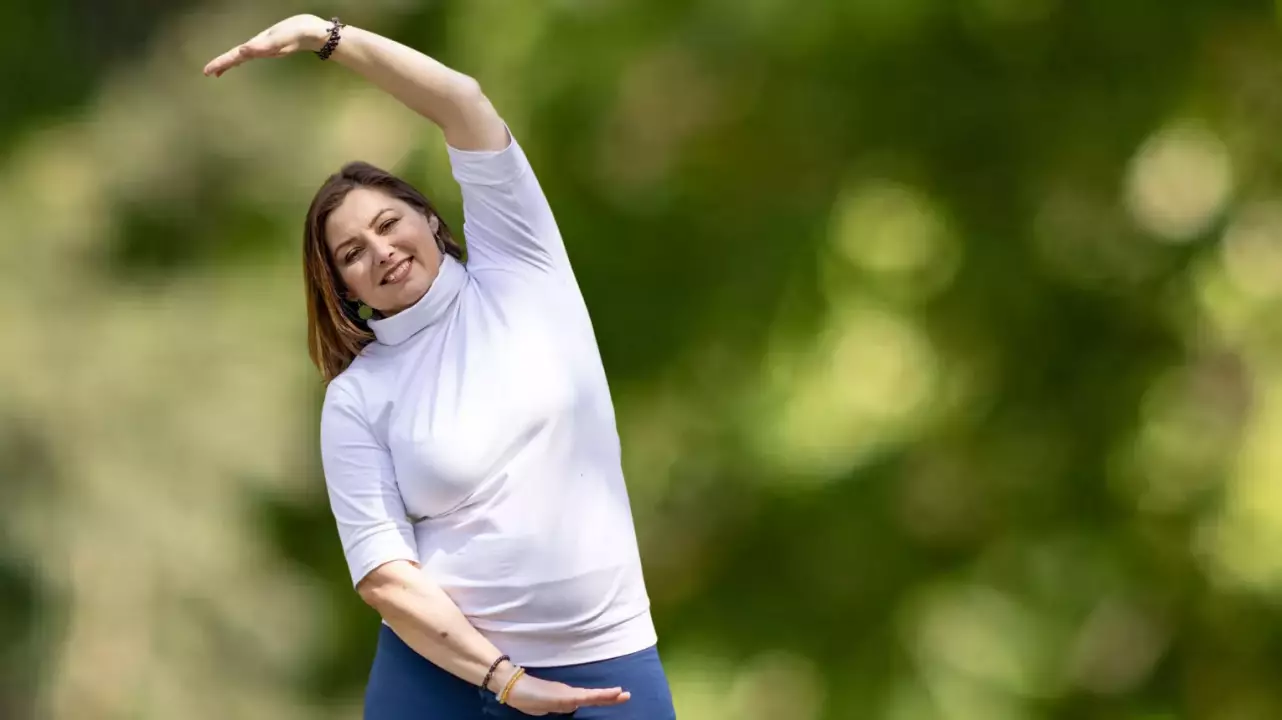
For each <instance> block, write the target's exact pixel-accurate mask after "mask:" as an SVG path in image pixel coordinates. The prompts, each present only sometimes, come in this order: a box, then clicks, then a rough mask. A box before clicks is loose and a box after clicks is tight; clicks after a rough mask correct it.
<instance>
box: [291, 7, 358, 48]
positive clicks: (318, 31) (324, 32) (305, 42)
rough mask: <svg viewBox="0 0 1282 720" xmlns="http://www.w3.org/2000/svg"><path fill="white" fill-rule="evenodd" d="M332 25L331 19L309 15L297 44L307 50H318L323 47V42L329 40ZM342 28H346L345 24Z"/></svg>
mask: <svg viewBox="0 0 1282 720" xmlns="http://www.w3.org/2000/svg"><path fill="white" fill-rule="evenodd" d="M332 27H334V23H333V22H332V21H330V20H326V19H325V18H323V17H320V16H319V15H313V16H311V20H310V21H309V22H308V23H307V28H306V30H305V31H304V33H303V37H302V39H301V40H300V41H299V45H300V46H301V47H302V49H304V50H307V51H309V52H318V51H319V50H320V49H321V48H323V47H325V43H327V42H329V31H330V28H332ZM343 29H344V30H346V29H347V26H346V25H344V26H343ZM340 44H341V43H340Z"/></svg>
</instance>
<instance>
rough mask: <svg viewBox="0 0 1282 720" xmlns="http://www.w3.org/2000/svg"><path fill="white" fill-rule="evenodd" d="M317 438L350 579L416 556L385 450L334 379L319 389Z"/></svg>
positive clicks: (353, 400) (412, 531) (388, 457)
mask: <svg viewBox="0 0 1282 720" xmlns="http://www.w3.org/2000/svg"><path fill="white" fill-rule="evenodd" d="M320 441H321V464H322V466H323V468H324V471H325V485H326V488H327V489H328V492H329V504H330V509H331V510H332V511H333V513H334V520H335V521H336V522H337V524H338V535H339V539H340V540H341V541H342V544H343V554H344V555H345V556H346V557H347V566H348V569H349V570H350V572H351V576H352V585H356V584H358V583H359V582H360V581H361V580H362V579H363V578H364V577H365V576H366V575H368V574H369V573H370V571H372V570H374V569H375V568H377V567H378V566H380V565H383V564H385V563H388V562H391V561H393V560H409V561H412V562H418V551H417V548H416V546H415V543H414V530H413V528H412V527H411V526H410V523H409V519H408V518H407V517H406V512H405V503H404V501H403V500H402V499H401V493H400V489H399V488H398V487H397V485H396V473H395V471H394V469H393V466H392V456H391V453H390V452H389V451H388V449H387V448H386V447H385V446H383V444H382V443H380V442H379V441H378V439H377V438H376V437H375V436H374V433H373V432H372V431H371V429H370V427H369V424H368V423H367V422H366V420H365V417H364V414H363V413H362V411H361V407H360V405H359V403H357V401H356V399H355V398H353V397H352V395H351V394H350V393H348V392H347V391H346V390H344V389H343V388H342V387H340V386H339V385H338V384H337V383H331V384H330V386H329V389H328V390H327V392H326V393H325V403H324V406H323V407H322V409H321V422H320Z"/></svg>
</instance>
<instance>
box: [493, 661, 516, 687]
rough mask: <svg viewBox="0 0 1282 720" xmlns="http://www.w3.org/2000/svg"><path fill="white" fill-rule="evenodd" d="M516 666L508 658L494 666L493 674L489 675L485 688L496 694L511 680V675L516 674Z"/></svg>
mask: <svg viewBox="0 0 1282 720" xmlns="http://www.w3.org/2000/svg"><path fill="white" fill-rule="evenodd" d="M516 670H517V667H516V665H513V664H512V662H511V661H510V660H504V661H503V662H502V663H499V666H498V667H497V668H495V670H494V674H493V675H491V676H490V682H489V683H488V684H487V685H486V686H485V689H486V690H489V691H490V692H492V693H494V694H495V695H498V694H499V693H500V692H502V691H503V688H504V687H505V686H506V685H507V684H508V682H509V681H511V679H512V676H513V675H515V674H516Z"/></svg>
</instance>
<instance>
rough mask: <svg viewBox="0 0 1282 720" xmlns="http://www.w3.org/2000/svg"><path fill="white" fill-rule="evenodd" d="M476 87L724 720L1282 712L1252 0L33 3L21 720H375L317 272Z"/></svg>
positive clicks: (671, 613) (12, 561) (694, 714)
mask: <svg viewBox="0 0 1282 720" xmlns="http://www.w3.org/2000/svg"><path fill="white" fill-rule="evenodd" d="M297 12H312V13H315V14H318V15H322V16H325V17H328V16H330V15H333V14H339V15H341V16H342V17H343V19H344V20H345V21H347V22H349V23H351V24H354V25H358V26H362V27H365V28H367V29H371V30H374V31H376V32H379V33H382V34H385V35H388V36H391V37H393V38H395V39H398V40H400V41H402V42H405V43H407V44H410V45H412V46H414V47H417V48H421V49H423V50H424V51H426V52H428V53H430V54H432V55H434V56H436V57H438V58H439V59H441V60H443V61H445V62H447V63H449V64H452V65H454V66H455V67H457V68H459V69H461V70H463V71H464V72H468V73H470V74H472V75H473V76H475V77H477V78H478V79H479V80H480V81H481V83H482V86H483V87H484V88H486V90H487V92H488V94H489V95H490V97H491V98H492V99H493V100H494V102H495V104H496V105H497V106H498V108H499V109H500V111H501V112H502V113H503V115H504V116H505V118H506V119H507V120H508V122H509V123H510V125H511V126H512V128H513V129H514V131H515V132H516V134H517V135H518V136H519V137H520V138H521V139H522V144H523V145H524V146H525V147H526V150H527V152H528V154H529V155H530V157H531V160H532V161H533V163H534V165H535V167H536V170H537V171H538V172H539V174H540V177H541V179H542V181H543V185H544V188H545V190H546V191H547V193H548V195H549V197H550V199H551V201H552V205H553V208H554V209H555V211H556V213H557V216H558V219H559V222H560V225H561V228H562V231H563V233H564V235H565V237H566V240H567V243H568V244H569V246H570V250H571V255H572V258H573V261H574V263H575V266H576V271H577V275H578V278H579V280H580V284H581V286H582V289H583V292H584V294H585V296H586V298H587V301H588V305H589V307H590V309H591V311H592V314H593V319H594V323H595V326H596V330H597V335H598V338H599V341H600V346H601V352H602V355H603V357H604V360H605V364H606V367H607V369H608V371H609V374H610V379H611V386H612V389H613V392H614V395H615V400H616V405H617V408H618V415H619V426H620V433H621V435H622V438H623V446H624V453H625V461H626V469H627V472H628V477H629V482H630V486H631V490H632V497H633V506H634V510H635V514H636V517H637V523H638V529H639V533H640V535H641V541H642V544H643V556H644V560H645V567H646V574H647V580H648V583H649V587H650V592H651V596H652V599H653V603H654V613H655V617H656V620H657V622H658V624H659V630H660V635H661V637H662V641H661V647H662V649H663V652H664V655H665V660H666V662H667V665H668V669H669V671H670V674H671V678H672V684H673V688H674V692H675V695H676V700H677V704H678V709H679V713H680V716H681V717H682V718H684V719H685V720H731V719H733V720H765V719H767V718H769V719H772V720H774V719H782V720H828V719H837V718H842V719H844V718H851V719H861V720H862V719H868V720H1026V719H1027V720H1035V719H1036V720H1042V719H1045V720H1050V719H1059V718H1063V719H1066V720H1067V719H1070V718H1071V719H1077V718H1091V719H1099V720H1177V719H1183V718H1189V719H1197V720H1202V719H1206V720H1257V719H1258V720H1273V719H1276V718H1282V685H1280V684H1279V683H1278V682H1277V681H1278V678H1279V677H1282V323H1279V322H1278V317H1279V316H1278V311H1279V309H1280V308H1282V132H1280V131H1279V129H1280V128H1282V38H1280V37H1279V32H1278V23H1277V9H1276V8H1275V7H1274V6H1273V5H1272V4H1271V3H1269V2H1266V1H1264V0H1161V1H1159V0H808V1H804V2H802V1H797V0H793V1H792V2H785V1H784V0H688V1H684V2H677V1H675V0H647V1H643V0H558V1H557V2H503V1H500V0H466V1H464V0H454V1H452V2H428V1H426V0H377V1H374V0H364V1H363V2H356V0H349V1H348V2H328V3H323V4H320V5H316V4H303V3H299V2H285V1H284V0H273V1H271V2H262V1H256V2H249V1H248V0H245V1H242V2H196V1H195V0H186V1H185V2H172V1H170V2H159V0H150V1H148V0H132V1H131V2H125V1H122V0H117V1H115V2H103V1H98V2H93V3H90V2H84V1H83V0H82V1H80V2H72V1H70V0H56V1H55V0H49V1H47V2H42V3H27V4H25V5H21V6H17V5H14V6H12V7H9V8H8V10H7V11H6V12H5V13H4V41H3V43H0V88H2V91H0V92H2V94H3V97H2V99H0V233H2V236H0V241H2V244H0V247H3V249H4V260H3V262H0V328H2V329H3V333H2V335H0V337H2V338H3V340H2V342H3V347H4V351H3V352H0V718H22V719H25V718H56V719H58V720H62V719H69V720H79V719H81V718H86V719H96V718H104V719H111V720H114V719H116V718H130V719H134V718H136V719H139V720H150V719H153V718H163V719H166V720H168V719H170V718H190V719H197V720H198V719H202V718H211V719H213V718H218V719H220V720H221V719H224V718H238V719H239V718H245V719H251V720H252V719H257V718H272V719H282V718H283V719H289V718H299V719H302V718H333V719H335V720H338V719H339V718H356V717H358V716H359V699H360V692H361V689H362V686H363V681H364V678H365V675H366V673H367V671H368V662H369V659H370V657H371V653H372V650H373V646H372V643H373V641H374V638H375V634H376V629H377V622H378V620H377V617H376V616H375V615H374V613H373V612H372V611H371V610H369V609H367V608H365V607H363V606H362V605H361V604H360V602H359V600H358V599H357V598H356V596H355V594H354V593H352V592H351V590H350V587H349V586H348V583H347V577H346V574H345V571H344V568H343V564H342V563H343V560H342V555H341V551H340V548H339V546H338V541H337V537H336V533H335V530H334V527H333V521H332V519H331V517H330V515H329V510H328V506H327V504H326V500H325V493H324V485H323V479H322V477H321V473H320V471H319V463H318V459H317V447H316V435H317V432H316V427H317V415H318V407H319V402H320V398H321V393H322V388H321V386H320V384H319V381H318V378H317V376H316V374H315V372H314V371H313V370H312V369H311V367H310V365H309V364H308V361H307V357H306V347H305V314H304V306H303V302H302V299H303V296H302V282H301V280H302V277H301V276H302V273H301V263H300V260H299V255H300V245H301V233H302V220H303V215H304V212H305V209H306V204H307V202H308V200H309V199H310V197H311V194H312V193H313V192H314V191H315V189H316V188H317V187H318V186H319V183H320V182H321V180H322V179H323V178H324V177H325V175H326V174H328V173H329V172H332V171H333V170H335V169H336V168H337V167H338V166H339V164H341V163H342V162H343V161H345V160H349V159H356V158H361V159H365V160H368V161H371V162H374V163H376V164H380V165H384V166H387V167H389V168H393V169H395V170H397V171H399V172H401V173H403V174H404V175H405V176H406V177H408V178H410V179H411V180H412V181H414V182H415V183H417V184H419V185H420V186H421V187H422V188H423V189H424V190H425V191H426V192H427V193H428V194H429V195H430V196H431V197H433V198H435V199H437V200H438V201H439V204H440V205H441V207H442V208H443V211H444V212H445V213H446V217H447V219H451V220H452V221H453V222H454V223H455V226H456V227H457V226H458V224H459V216H460V208H459V204H458V191H457V188H456V187H455V186H454V185H453V183H452V181H451V179H450V175H449V168H448V164H447V160H446V157H445V153H444V148H443V145H442V141H441V138H440V135H439V133H438V132H437V131H436V130H435V129H434V128H432V127H431V126H430V125H429V124H428V123H426V121H421V120H419V119H418V118H417V117H416V116H414V115H413V114H412V113H410V112H409V111H407V110H405V109H403V108H401V107H400V106H399V105H397V104H396V103H395V102H394V101H391V100H390V99H388V98H386V97H384V96H382V95H380V94H379V93H378V92H377V91H374V90H372V89H370V88H369V87H367V86H364V85H363V84H362V83H361V82H360V81H359V79H358V78H357V77H356V76H355V75H353V74H352V73H350V72H348V71H347V70H345V69H343V68H341V67H336V66H333V65H328V64H322V63H319V62H317V61H316V60H315V58H312V57H308V56H298V57H292V58H288V59H284V60H275V61H270V62H267V61H259V62H255V63H252V64H250V65H248V66H245V67H243V68H237V69H236V70H233V71H232V72H230V73H228V74H227V75H226V76H224V77H223V78H221V79H218V80H213V79H207V78H204V77H202V76H201V74H200V68H201V67H202V66H203V64H204V63H205V62H206V61H207V60H208V59H210V58H211V57H213V56H214V55H216V54H217V53H219V52H221V51H223V50H225V49H226V48H228V47H230V46H231V45H233V44H234V43H237V42H239V41H241V40H243V39H246V38H248V37H249V36H251V35H253V34H254V33H256V32H258V31H259V30H260V29H262V28H264V27H266V26H268V25H270V24H271V23H273V22H275V21H276V20H279V19H281V18H283V17H285V16H287V15H290V14H294V13H297Z"/></svg>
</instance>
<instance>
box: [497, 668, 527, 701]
mask: <svg viewBox="0 0 1282 720" xmlns="http://www.w3.org/2000/svg"><path fill="white" fill-rule="evenodd" d="M524 674H525V668H523V667H519V668H517V669H516V672H514V673H512V679H511V680H508V681H507V685H505V686H504V687H503V692H501V693H499V704H500V705H506V704H507V696H508V694H509V693H511V692H512V688H514V687H516V681H517V680H520V679H521V676H522V675H524Z"/></svg>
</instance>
